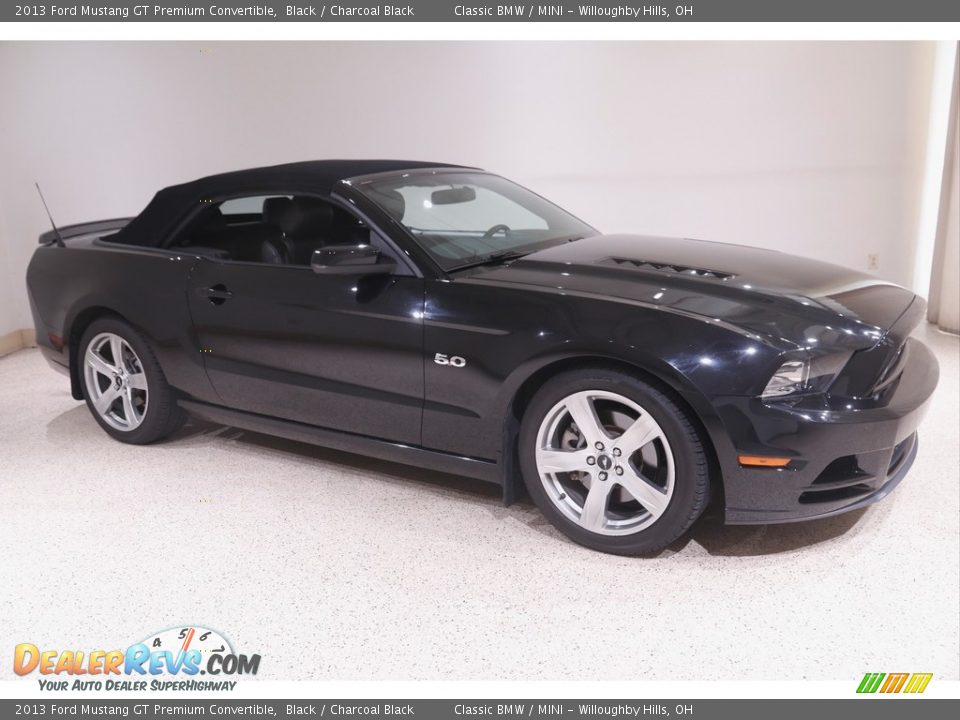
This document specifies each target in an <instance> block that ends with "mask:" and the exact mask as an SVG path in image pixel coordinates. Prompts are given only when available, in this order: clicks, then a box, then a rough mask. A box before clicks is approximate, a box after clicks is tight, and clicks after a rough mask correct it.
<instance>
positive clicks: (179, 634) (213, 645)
mask: <svg viewBox="0 0 960 720" xmlns="http://www.w3.org/2000/svg"><path fill="white" fill-rule="evenodd" d="M141 642H142V644H144V645H146V646H147V647H148V648H150V652H151V653H156V652H164V651H167V652H171V653H173V655H174V656H177V655H180V656H182V657H186V655H187V653H191V652H193V653H199V656H198V655H196V654H193V655H192V657H193V658H194V659H195V660H196V662H195V663H193V664H195V665H196V666H197V667H198V668H200V674H201V675H205V674H206V668H207V665H208V664H209V663H210V659H211V658H212V656H213V655H215V654H216V655H219V656H221V657H223V656H228V655H229V656H233V655H234V652H233V645H231V644H230V641H229V640H227V639H226V638H225V637H224V636H223V635H221V634H220V633H219V632H217V631H216V630H211V629H210V628H207V627H202V626H200V625H194V626H190V627H173V628H168V629H166V630H161V631H160V632H158V633H154V634H153V635H151V636H149V637H148V638H146V639H144V640H142V641H141Z"/></svg>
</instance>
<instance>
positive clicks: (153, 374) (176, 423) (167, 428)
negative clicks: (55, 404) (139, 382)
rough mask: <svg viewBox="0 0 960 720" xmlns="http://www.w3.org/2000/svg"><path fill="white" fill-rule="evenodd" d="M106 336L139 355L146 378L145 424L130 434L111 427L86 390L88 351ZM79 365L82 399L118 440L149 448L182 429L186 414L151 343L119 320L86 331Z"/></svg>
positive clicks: (99, 322) (107, 319)
mask: <svg viewBox="0 0 960 720" xmlns="http://www.w3.org/2000/svg"><path fill="white" fill-rule="evenodd" d="M103 333H112V334H113V335H117V336H119V337H120V338H121V339H122V340H123V341H124V342H126V344H127V345H128V346H129V347H130V349H132V350H133V352H134V353H136V358H137V360H139V364H140V366H141V367H142V371H143V374H144V375H145V377H146V384H147V389H146V394H147V397H148V398H149V399H148V402H147V403H146V405H145V411H144V412H143V417H142V421H141V422H140V423H139V425H138V426H137V427H135V428H133V429H130V430H123V429H119V428H117V427H113V426H112V425H111V424H110V423H108V422H107V421H106V420H105V419H104V418H103V417H102V416H101V414H100V413H99V412H98V411H97V409H96V407H95V406H94V404H93V401H92V397H93V394H94V393H93V392H91V390H90V388H88V387H87V382H88V379H87V373H86V372H85V365H84V364H85V358H86V354H87V350H88V348H89V347H90V344H91V342H93V341H94V340H95V339H96V338H97V337H99V336H102V334H103ZM77 363H78V371H79V375H80V383H81V386H82V388H83V396H84V398H85V400H86V403H87V407H88V408H89V410H90V414H91V415H93V418H94V420H96V421H97V423H98V424H99V425H100V427H102V428H103V429H104V430H105V431H106V433H107V434H108V435H109V436H110V437H112V438H114V439H115V440H119V441H120V442H124V443H129V444H131V445H147V444H149V443H152V442H156V441H157V440H160V439H162V438H164V437H166V436H168V435H170V434H171V433H173V432H174V431H176V430H177V429H178V428H179V427H180V426H181V425H183V423H184V420H185V419H186V414H185V413H184V412H183V410H182V409H181V408H180V407H179V406H178V405H177V401H176V396H175V394H174V391H173V389H172V388H171V387H170V385H169V383H167V379H166V377H164V375H163V370H161V369H160V364H159V363H158V362H157V358H156V356H155V355H154V353H153V350H152V349H151V348H150V345H149V343H147V341H146V340H145V339H144V338H143V336H142V335H141V334H140V333H139V332H137V331H136V330H135V329H134V328H133V327H131V326H130V325H129V324H128V323H126V322H124V321H123V320H121V319H120V318H115V317H103V318H100V319H98V320H94V321H93V322H92V323H91V324H90V326H89V327H87V329H86V331H85V332H84V333H83V335H82V337H81V338H80V345H79V346H78V348H77Z"/></svg>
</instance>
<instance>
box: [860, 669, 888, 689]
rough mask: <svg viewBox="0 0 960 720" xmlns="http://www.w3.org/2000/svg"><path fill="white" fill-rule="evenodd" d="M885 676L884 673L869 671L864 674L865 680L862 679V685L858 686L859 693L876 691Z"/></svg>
mask: <svg viewBox="0 0 960 720" xmlns="http://www.w3.org/2000/svg"><path fill="white" fill-rule="evenodd" d="M884 677H885V674H884V673H867V674H866V675H864V676H863V680H861V681H860V687H858V688H857V692H858V693H875V692H876V691H877V688H878V687H880V681H881V680H883V678H884Z"/></svg>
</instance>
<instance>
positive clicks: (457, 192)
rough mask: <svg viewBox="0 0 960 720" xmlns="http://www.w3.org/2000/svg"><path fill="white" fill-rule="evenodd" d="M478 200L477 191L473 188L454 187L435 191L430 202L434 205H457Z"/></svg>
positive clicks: (431, 194)
mask: <svg viewBox="0 0 960 720" xmlns="http://www.w3.org/2000/svg"><path fill="white" fill-rule="evenodd" d="M476 199H477V191H476V190H474V189H473V188H472V187H453V188H447V189H446V190H434V191H433V192H432V193H430V202H431V203H433V204H434V205H457V204H459V203H465V202H470V201H471V200H476Z"/></svg>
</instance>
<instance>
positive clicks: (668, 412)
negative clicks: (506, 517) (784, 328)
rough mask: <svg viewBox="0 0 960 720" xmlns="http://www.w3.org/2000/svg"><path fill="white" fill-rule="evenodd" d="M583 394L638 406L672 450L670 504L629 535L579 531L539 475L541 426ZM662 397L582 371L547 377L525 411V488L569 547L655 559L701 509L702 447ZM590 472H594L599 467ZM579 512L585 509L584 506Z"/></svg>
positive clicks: (622, 376) (642, 385) (630, 381)
mask: <svg viewBox="0 0 960 720" xmlns="http://www.w3.org/2000/svg"><path fill="white" fill-rule="evenodd" d="M584 391H589V392H597V391H600V392H608V393H615V394H617V395H620V396H622V397H624V398H627V399H629V400H631V401H633V402H634V403H636V404H637V405H639V406H641V407H642V408H643V410H644V411H645V412H646V413H648V414H649V415H650V416H651V417H652V418H653V420H655V421H656V422H657V424H658V425H659V426H660V429H661V430H662V432H663V435H664V436H665V438H666V440H667V442H668V444H669V447H670V449H671V450H672V456H673V469H674V474H673V486H672V487H673V490H672V495H671V496H670V498H669V502H668V504H667V505H666V508H665V509H664V510H663V511H662V514H661V515H660V516H659V517H657V518H656V519H655V520H654V521H653V522H652V524H650V525H649V526H648V527H646V528H643V529H638V530H637V531H636V532H633V533H631V534H623V535H605V534H601V533H600V532H591V531H590V530H588V529H586V528H585V527H582V526H581V525H580V524H578V522H577V521H575V520H573V519H571V518H570V517H568V516H567V515H565V514H564V513H563V512H562V511H561V510H560V509H559V508H558V506H557V505H556V504H555V501H554V499H552V498H551V496H550V495H549V494H548V492H547V489H546V488H545V487H544V481H543V480H541V476H540V473H539V471H538V467H537V457H536V455H537V445H538V442H539V435H540V431H541V424H542V423H543V422H544V420H545V418H546V417H547V414H548V413H550V412H551V409H552V408H555V407H556V405H557V404H558V403H560V402H561V401H564V399H565V398H568V397H570V396H572V395H573V394H574V393H578V392H584ZM667 393H668V391H666V389H661V388H660V387H657V386H654V385H652V384H650V383H647V382H644V381H643V380H640V379H638V378H637V377H634V376H632V375H629V374H627V373H624V372H619V371H617V370H613V369H605V368H594V369H582V370H575V371H570V372H565V373H563V374H561V375H557V376H556V377H554V378H551V379H550V380H549V381H547V382H546V383H545V384H544V385H543V387H541V388H540V390H539V391H538V392H537V393H536V395H535V396H534V397H533V399H532V400H531V402H530V404H529V405H528V406H527V408H526V411H525V412H524V415H523V419H522V421H521V425H520V435H519V443H520V445H519V456H520V469H521V472H522V474H523V480H524V484H525V485H526V487H527V491H528V492H529V494H530V497H531V498H532V499H533V501H534V503H536V505H537V507H538V508H539V509H540V511H541V512H542V513H543V514H544V515H545V516H546V517H547V519H548V520H549V521H550V522H551V523H552V524H553V525H554V526H555V527H556V528H557V529H558V530H560V531H561V532H562V533H563V534H564V535H566V536H567V537H569V538H570V539H571V540H573V541H574V542H577V543H579V544H580V545H584V546H586V547H588V548H592V549H594V550H599V551H601V552H606V553H612V554H615V555H628V556H640V555H650V554H654V553H657V552H659V551H660V550H662V549H664V548H665V547H666V546H667V545H669V544H670V543H672V542H673V541H674V540H676V539H677V538H679V537H680V536H681V535H683V534H684V533H685V532H686V531H687V530H688V529H689V528H690V526H691V525H692V524H693V522H694V521H695V520H696V519H697V518H698V517H699V516H700V515H701V513H702V512H703V511H704V509H705V508H706V506H707V502H708V501H709V497H710V476H709V467H708V462H707V456H706V453H705V452H704V448H703V444H702V442H701V440H700V437H699V434H698V433H697V430H696V429H695V427H694V425H693V424H692V423H691V421H690V419H689V418H688V417H687V415H686V413H685V412H684V411H683V409H681V407H680V406H679V404H678V403H677V402H676V401H675V400H674V399H673V398H672V397H671V396H670V395H669V394H667ZM584 447H586V446H585V445H584ZM592 462H597V461H596V460H594V461H592ZM605 462H606V459H605ZM616 462H621V461H619V460H618V461H616ZM625 464H626V463H625ZM598 465H599V463H598ZM595 469H596V470H597V471H598V470H599V468H598V467H597V468H595ZM611 479H612V481H613V486H614V487H615V486H616V479H615V478H612V476H611ZM591 482H592V480H591ZM560 499H561V500H562V499H563V496H560ZM583 507H584V508H585V507H586V503H585V502H584V503H583Z"/></svg>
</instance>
